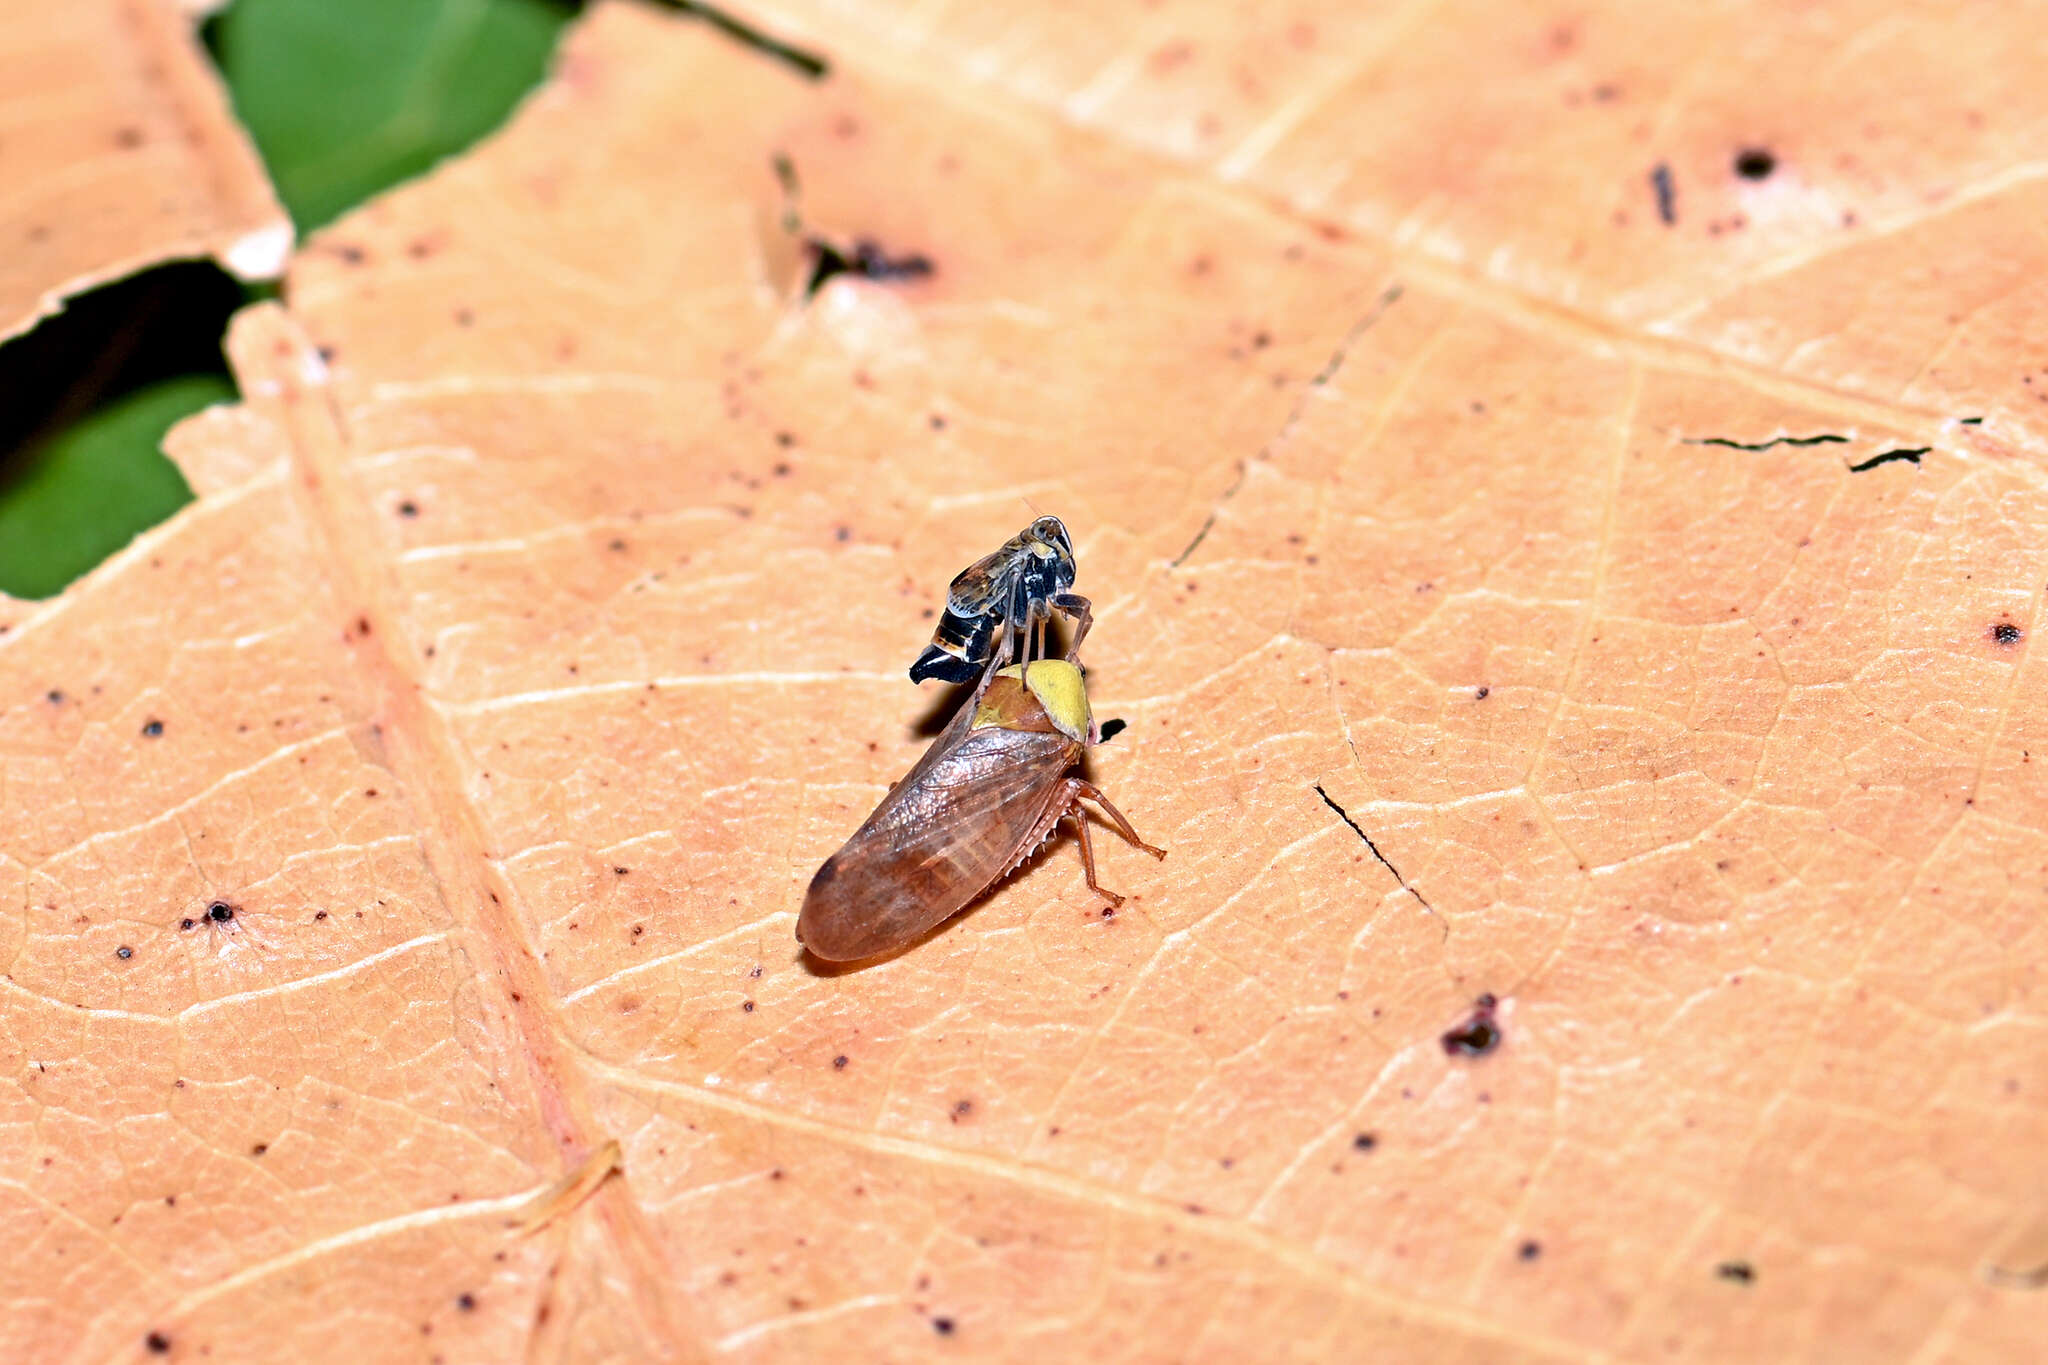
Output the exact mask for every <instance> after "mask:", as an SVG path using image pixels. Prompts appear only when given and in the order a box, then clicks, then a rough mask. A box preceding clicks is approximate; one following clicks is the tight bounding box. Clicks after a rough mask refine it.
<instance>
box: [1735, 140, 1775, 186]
mask: <svg viewBox="0 0 2048 1365" xmlns="http://www.w3.org/2000/svg"><path fill="white" fill-rule="evenodd" d="M1777 169H1778V158H1776V157H1775V156H1772V155H1771V153H1770V152H1769V150H1768V149H1766V148H1763V147H1744V148H1743V149H1742V150H1741V151H1739V152H1737V153H1736V154H1735V173H1736V174H1737V175H1739V176H1741V177H1742V178H1743V179H1744V180H1763V179H1765V178H1767V177H1768V176H1769V175H1770V173H1771V172H1772V171H1775V170H1777Z"/></svg>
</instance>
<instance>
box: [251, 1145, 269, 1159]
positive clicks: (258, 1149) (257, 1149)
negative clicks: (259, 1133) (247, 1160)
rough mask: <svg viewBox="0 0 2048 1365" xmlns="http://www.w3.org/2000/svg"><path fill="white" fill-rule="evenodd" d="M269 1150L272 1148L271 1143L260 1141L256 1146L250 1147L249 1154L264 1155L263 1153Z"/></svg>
mask: <svg viewBox="0 0 2048 1365" xmlns="http://www.w3.org/2000/svg"><path fill="white" fill-rule="evenodd" d="M269 1150H270V1144H269V1143H267V1142H259V1143H257V1144H256V1145H255V1146H253V1147H251V1148H250V1149H249V1155H250V1156H262V1155H263V1154H264V1153H265V1152H267V1151H269Z"/></svg>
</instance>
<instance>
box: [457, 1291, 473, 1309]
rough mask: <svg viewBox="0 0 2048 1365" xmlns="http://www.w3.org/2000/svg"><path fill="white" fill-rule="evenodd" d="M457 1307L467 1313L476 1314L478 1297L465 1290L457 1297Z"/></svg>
mask: <svg viewBox="0 0 2048 1365" xmlns="http://www.w3.org/2000/svg"><path fill="white" fill-rule="evenodd" d="M455 1306H456V1307H457V1308H460V1309H461V1310H462V1311H463V1312H465V1313H472V1312H475V1311H476V1295H474V1294H472V1293H470V1292H469V1291H468V1290H466V1289H465V1290H464V1291H463V1292H462V1293H460V1294H457V1295H456V1296H455Z"/></svg>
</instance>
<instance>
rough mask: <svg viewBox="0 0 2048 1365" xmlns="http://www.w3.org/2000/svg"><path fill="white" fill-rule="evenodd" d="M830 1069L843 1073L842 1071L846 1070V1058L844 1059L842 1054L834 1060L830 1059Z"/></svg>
mask: <svg viewBox="0 0 2048 1365" xmlns="http://www.w3.org/2000/svg"><path fill="white" fill-rule="evenodd" d="M832 1069H833V1070H834V1071H844V1070H846V1057H845V1055H844V1054H842V1055H840V1056H837V1057H834V1058H833V1059H832Z"/></svg>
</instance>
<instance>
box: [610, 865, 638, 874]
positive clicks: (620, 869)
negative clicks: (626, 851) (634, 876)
mask: <svg viewBox="0 0 2048 1365" xmlns="http://www.w3.org/2000/svg"><path fill="white" fill-rule="evenodd" d="M632 870H633V869H632V868H630V867H620V866H619V865H618V864H616V863H614V864H613V865H612V875H613V876H614V877H623V876H625V875H626V874H627V873H628V872H631V871H632Z"/></svg>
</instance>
